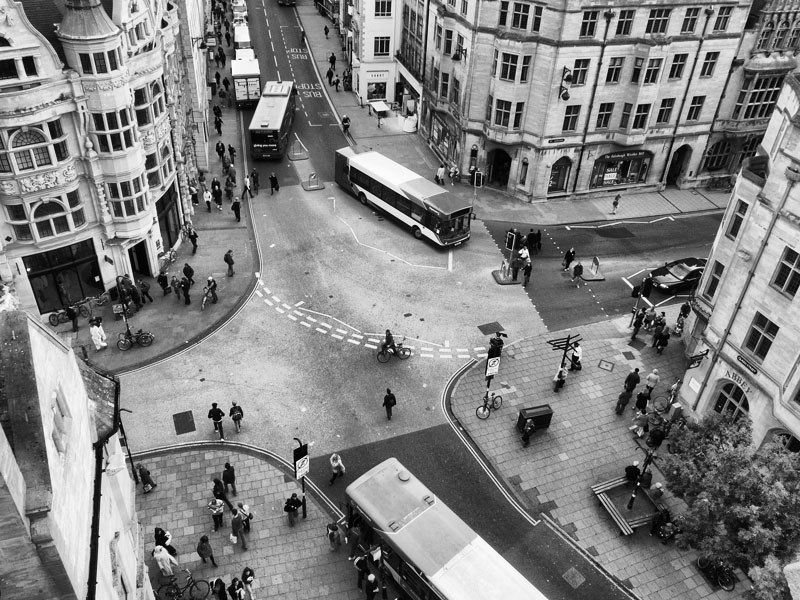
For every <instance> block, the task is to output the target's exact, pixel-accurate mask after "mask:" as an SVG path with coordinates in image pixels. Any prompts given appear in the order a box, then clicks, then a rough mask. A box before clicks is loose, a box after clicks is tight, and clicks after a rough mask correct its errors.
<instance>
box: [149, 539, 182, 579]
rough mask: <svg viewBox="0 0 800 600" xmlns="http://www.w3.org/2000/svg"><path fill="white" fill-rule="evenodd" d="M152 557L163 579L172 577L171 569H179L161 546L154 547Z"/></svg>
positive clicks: (178, 565) (175, 561) (176, 563)
mask: <svg viewBox="0 0 800 600" xmlns="http://www.w3.org/2000/svg"><path fill="white" fill-rule="evenodd" d="M153 557H154V558H155V559H156V564H157V565H158V568H159V570H160V571H161V574H162V575H164V576H165V577H171V576H172V567H173V566H175V567H180V564H178V561H177V560H176V559H175V557H174V556H172V555H171V554H170V553H169V552H167V550H166V549H165V548H162V547H161V546H156V547H155V548H153Z"/></svg>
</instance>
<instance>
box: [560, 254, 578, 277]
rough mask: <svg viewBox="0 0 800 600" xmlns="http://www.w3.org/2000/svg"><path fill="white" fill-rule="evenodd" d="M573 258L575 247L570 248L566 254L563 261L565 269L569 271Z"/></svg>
mask: <svg viewBox="0 0 800 600" xmlns="http://www.w3.org/2000/svg"><path fill="white" fill-rule="evenodd" d="M573 260H575V248H570V249H569V250H567V252H566V253H565V254H564V260H563V261H561V264H562V265H563V266H564V270H565V271H567V272H569V266H570V265H571V264H572V261H573Z"/></svg>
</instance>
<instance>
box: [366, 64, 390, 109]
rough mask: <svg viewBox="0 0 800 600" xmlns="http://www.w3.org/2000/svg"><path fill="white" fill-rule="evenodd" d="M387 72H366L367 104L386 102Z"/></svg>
mask: <svg viewBox="0 0 800 600" xmlns="http://www.w3.org/2000/svg"><path fill="white" fill-rule="evenodd" d="M388 81H389V71H367V102H369V101H370V100H386V86H387V84H388Z"/></svg>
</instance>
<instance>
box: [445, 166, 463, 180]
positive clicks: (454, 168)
mask: <svg viewBox="0 0 800 600" xmlns="http://www.w3.org/2000/svg"><path fill="white" fill-rule="evenodd" d="M447 175H448V176H449V177H450V185H455V184H456V179H458V178H459V177H461V173H459V171H458V167H457V166H455V165H453V166H452V167H450V170H449V171H448V172H447Z"/></svg>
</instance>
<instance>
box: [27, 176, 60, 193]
mask: <svg viewBox="0 0 800 600" xmlns="http://www.w3.org/2000/svg"><path fill="white" fill-rule="evenodd" d="M19 185H20V187H21V188H22V193H23V194H26V193H28V192H39V191H41V190H46V189H49V188H51V187H55V186H57V185H58V175H56V172H55V171H50V172H49V173H40V174H39V175H34V176H32V177H25V178H22V179H20V180H19Z"/></svg>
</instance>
